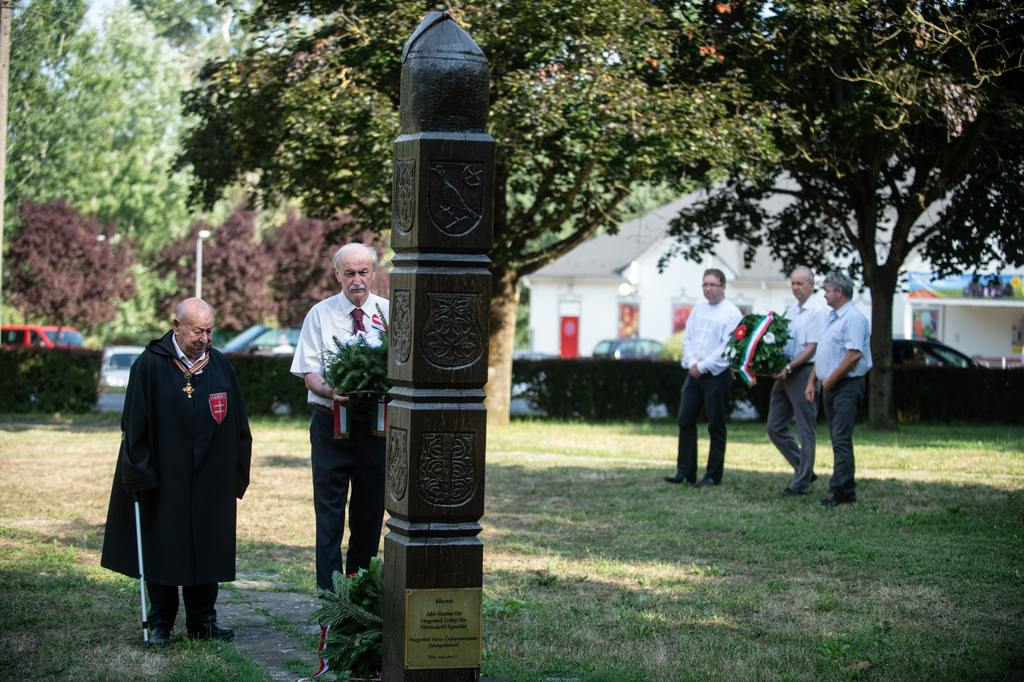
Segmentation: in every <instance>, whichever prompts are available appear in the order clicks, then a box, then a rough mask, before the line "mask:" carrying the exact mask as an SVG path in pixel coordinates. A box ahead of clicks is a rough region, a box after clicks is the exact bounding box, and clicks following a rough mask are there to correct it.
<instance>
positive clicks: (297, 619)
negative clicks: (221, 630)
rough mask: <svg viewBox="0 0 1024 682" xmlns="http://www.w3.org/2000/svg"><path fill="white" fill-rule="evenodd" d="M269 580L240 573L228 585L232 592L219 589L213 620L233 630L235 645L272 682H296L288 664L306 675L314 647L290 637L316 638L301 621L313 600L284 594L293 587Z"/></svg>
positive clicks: (312, 627) (310, 627) (314, 626)
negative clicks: (296, 663) (297, 666)
mask: <svg viewBox="0 0 1024 682" xmlns="http://www.w3.org/2000/svg"><path fill="white" fill-rule="evenodd" d="M273 577H274V576H270V575H264V574H251V573H250V574H246V573H241V572H240V573H239V574H238V580H236V581H235V582H233V583H231V587H232V588H234V589H231V590H221V593H220V598H219V599H218V600H217V620H218V621H220V622H221V623H223V624H224V625H226V626H228V627H230V628H233V629H234V631H235V639H234V641H233V644H234V646H235V647H236V648H237V649H238V650H239V651H241V652H243V653H245V654H246V655H248V656H249V657H250V658H252V659H253V660H254V661H256V662H257V663H259V664H260V665H262V666H263V667H264V668H265V669H266V671H267V673H268V674H269V675H270V679H271V680H273V682H295V680H297V679H298V678H299V677H300V675H298V674H296V673H295V672H294V671H292V670H289V669H288V666H287V664H288V662H289V661H301V662H302V663H304V664H306V666H307V667H308V668H309V671H310V673H312V671H313V670H315V665H316V655H315V653H314V651H315V649H314V645H312V644H311V643H310V641H309V640H308V639H305V638H303V639H300V638H299V637H296V636H294V635H293V634H292V633H293V632H296V631H298V633H300V635H301V634H308V635H310V636H311V637H316V636H317V635H318V634H319V627H318V626H317V624H316V623H315V622H314V623H310V622H307V621H306V619H307V618H309V615H310V614H311V613H313V611H315V610H316V608H317V604H316V599H315V598H314V597H313V596H312V595H309V594H305V593H302V592H295V591H289V590H294V589H295V587H294V585H289V584H288V583H279V582H274V580H273ZM275 623H276V624H275ZM284 623H288V624H290V625H285V624H284ZM279 626H281V627H279Z"/></svg>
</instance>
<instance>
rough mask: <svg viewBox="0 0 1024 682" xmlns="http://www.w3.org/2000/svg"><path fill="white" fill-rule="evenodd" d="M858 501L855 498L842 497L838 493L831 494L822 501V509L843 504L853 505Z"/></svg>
mask: <svg viewBox="0 0 1024 682" xmlns="http://www.w3.org/2000/svg"><path fill="white" fill-rule="evenodd" d="M856 501H857V498H855V497H847V496H846V495H840V494H838V493H829V494H828V495H826V496H825V499H824V500H822V501H821V506H822V507H838V506H839V505H841V504H852V503H854V502H856Z"/></svg>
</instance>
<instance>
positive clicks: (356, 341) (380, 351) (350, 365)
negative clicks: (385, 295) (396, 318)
mask: <svg viewBox="0 0 1024 682" xmlns="http://www.w3.org/2000/svg"><path fill="white" fill-rule="evenodd" d="M377 312H378V314H380V318H381V319H382V320H383V319H384V314H383V313H381V312H380V308H379V307H378V309H377ZM369 338H370V339H373V338H374V337H373V336H372V335H371V336H370V337H369ZM334 345H335V349H334V350H325V351H324V356H325V357H324V361H325V364H326V365H327V369H326V370H325V372H324V381H326V382H327V385H328V386H330V387H331V388H333V389H334V390H335V391H336V392H337V393H342V394H348V393H387V392H388V390H389V389H390V388H391V382H390V381H388V326H387V324H385V326H384V329H383V331H381V332H380V344H379V345H376V346H375V345H372V343H371V341H369V340H368V338H367V336H366V335H364V334H356V335H355V336H353V337H351V338H348V339H346V342H345V343H343V342H341V341H340V340H339V339H338V337H337V336H335V337H334Z"/></svg>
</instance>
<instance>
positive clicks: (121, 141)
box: [7, 0, 190, 251]
mask: <svg viewBox="0 0 1024 682" xmlns="http://www.w3.org/2000/svg"><path fill="white" fill-rule="evenodd" d="M82 15H83V3H81V2H79V0H35V1H34V2H32V3H31V4H29V5H27V6H26V7H25V8H24V9H20V10H19V11H18V15H17V17H16V20H15V22H14V26H13V35H12V41H11V55H12V56H11V78H10V81H11V83H10V114H9V128H10V136H9V141H8V147H7V152H8V162H7V173H8V179H7V186H8V188H9V190H8V194H7V201H8V204H9V205H11V206H18V205H20V202H21V200H22V199H26V198H28V199H33V200H34V201H49V200H54V199H60V198H65V199H67V201H68V203H69V204H71V205H72V206H74V207H75V208H77V209H78V210H80V211H83V212H87V213H90V214H94V215H96V216H97V217H98V218H99V219H100V220H101V221H102V222H104V223H111V222H112V223H116V224H117V226H118V228H119V229H121V230H123V231H124V232H125V234H126V235H128V236H129V237H131V238H133V239H136V240H138V242H139V244H140V246H141V247H142V248H143V250H144V251H151V250H152V249H153V248H154V247H155V246H156V245H158V244H159V243H160V242H162V241H163V240H165V239H166V238H167V237H168V235H170V234H172V233H175V232H178V233H180V232H181V231H183V230H184V229H186V228H187V226H188V224H189V222H190V220H189V214H188V209H187V206H186V203H185V197H186V194H187V186H188V184H187V178H186V176H185V174H183V173H172V172H171V166H172V162H173V159H174V155H175V153H176V151H177V145H178V141H177V130H178V128H179V125H180V118H181V117H180V112H179V103H178V100H179V97H180V93H181V92H182V91H183V90H184V89H185V87H186V85H187V84H188V80H187V76H188V74H187V71H186V69H185V68H184V65H183V64H182V63H181V57H180V56H179V55H177V53H175V52H174V51H172V50H171V49H170V48H169V47H168V46H167V45H166V42H164V41H159V40H154V39H152V38H151V36H152V33H153V32H152V28H151V27H150V26H149V24H147V23H146V22H145V21H144V20H143V19H142V18H141V17H138V16H136V15H133V14H132V13H131V12H127V11H124V8H123V7H122V8H120V11H119V10H117V9H116V8H115V10H113V11H111V12H110V13H109V14H108V16H107V20H106V24H105V27H104V31H103V35H102V38H100V37H98V36H97V34H96V33H94V32H93V31H91V30H89V29H83V28H81V17H82Z"/></svg>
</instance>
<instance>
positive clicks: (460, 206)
mask: <svg viewBox="0 0 1024 682" xmlns="http://www.w3.org/2000/svg"><path fill="white" fill-rule="evenodd" d="M430 170H432V171H433V172H434V173H437V174H438V176H440V178H441V192H440V201H439V202H438V208H439V209H440V210H441V212H442V213H444V214H445V215H448V216H449V217H451V219H452V222H451V223H449V224H448V227H452V226H453V225H457V224H459V223H461V222H463V221H465V220H479V219H480V214H479V213H477V212H476V211H474V210H473V209H471V208H470V207H469V206H468V205H467V204H466V200H465V198H463V196H462V191H461V190H459V188H457V187H456V186H455V185H453V184H452V183H451V182H450V181H449V180H448V173H447V171H446V170H445V167H444V166H443V165H441V164H438V165H436V166H434V167H433V168H431V169H430ZM466 171H467V172H468V174H469V177H467V178H466V184H471V181H472V180H475V181H476V184H480V178H479V177H478V175H479V173H476V174H474V173H473V172H472V170H471V169H469V168H467V169H466ZM481 172H482V171H481ZM457 212H458V213H457ZM467 213H468V214H469V215H466V214H467Z"/></svg>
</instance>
